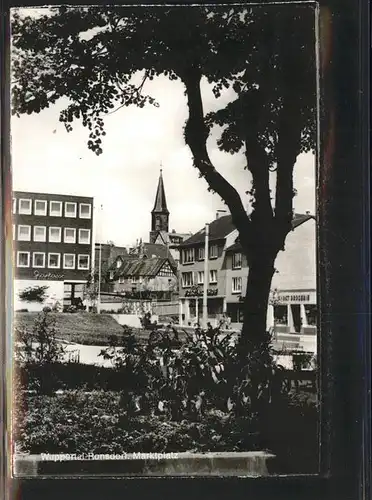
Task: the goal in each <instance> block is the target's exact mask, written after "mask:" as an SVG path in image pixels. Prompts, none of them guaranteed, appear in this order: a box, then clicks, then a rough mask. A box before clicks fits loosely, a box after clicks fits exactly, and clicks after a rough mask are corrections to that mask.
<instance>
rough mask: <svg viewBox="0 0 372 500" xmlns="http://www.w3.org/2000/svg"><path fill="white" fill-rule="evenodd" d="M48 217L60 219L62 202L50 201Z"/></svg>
mask: <svg viewBox="0 0 372 500" xmlns="http://www.w3.org/2000/svg"><path fill="white" fill-rule="evenodd" d="M49 215H50V216H51V217H62V202H61V201H51V202H50V203H49Z"/></svg>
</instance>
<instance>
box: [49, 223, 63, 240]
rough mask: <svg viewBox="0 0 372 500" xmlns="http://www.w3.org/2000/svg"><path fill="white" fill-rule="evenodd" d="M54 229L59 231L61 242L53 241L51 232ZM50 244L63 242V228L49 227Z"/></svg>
mask: <svg viewBox="0 0 372 500" xmlns="http://www.w3.org/2000/svg"><path fill="white" fill-rule="evenodd" d="M52 229H59V240H58V241H57V240H52V239H51V237H50V235H51V230H52ZM48 242H49V243H61V242H62V228H61V227H60V226H49V231H48Z"/></svg>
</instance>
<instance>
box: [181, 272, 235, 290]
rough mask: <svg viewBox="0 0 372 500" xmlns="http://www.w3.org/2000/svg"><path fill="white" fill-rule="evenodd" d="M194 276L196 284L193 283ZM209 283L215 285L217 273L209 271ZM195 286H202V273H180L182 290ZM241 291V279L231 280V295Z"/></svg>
mask: <svg viewBox="0 0 372 500" xmlns="http://www.w3.org/2000/svg"><path fill="white" fill-rule="evenodd" d="M195 275H196V279H197V283H195V279H194V278H195ZM209 283H210V284H213V283H217V271H216V270H215V269H211V270H210V271H209ZM195 284H198V285H204V271H198V272H197V273H193V272H186V273H182V286H183V288H187V287H191V286H193V285H195ZM241 291H242V278H241V277H240V276H237V277H235V278H233V279H232V293H240V292H241Z"/></svg>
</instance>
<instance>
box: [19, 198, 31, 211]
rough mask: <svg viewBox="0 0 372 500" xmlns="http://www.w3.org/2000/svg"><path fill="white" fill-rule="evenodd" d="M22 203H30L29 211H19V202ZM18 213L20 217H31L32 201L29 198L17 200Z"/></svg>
mask: <svg viewBox="0 0 372 500" xmlns="http://www.w3.org/2000/svg"><path fill="white" fill-rule="evenodd" d="M22 201H29V202H30V211H27V212H23V211H22V210H21V202H22ZM18 213H19V214H20V215H32V199H31V198H19V199H18Z"/></svg>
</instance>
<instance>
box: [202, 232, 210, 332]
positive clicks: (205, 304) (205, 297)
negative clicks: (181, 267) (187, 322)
mask: <svg viewBox="0 0 372 500" xmlns="http://www.w3.org/2000/svg"><path fill="white" fill-rule="evenodd" d="M208 237H209V224H206V225H205V242H204V280H203V326H204V328H207V323H208V294H207V291H208Z"/></svg>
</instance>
